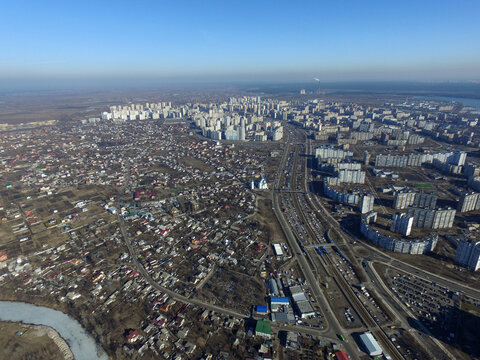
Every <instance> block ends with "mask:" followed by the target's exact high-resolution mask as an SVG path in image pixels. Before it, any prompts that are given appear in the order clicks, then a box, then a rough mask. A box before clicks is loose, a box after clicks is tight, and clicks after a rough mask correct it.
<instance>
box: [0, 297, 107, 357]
mask: <svg viewBox="0 0 480 360" xmlns="http://www.w3.org/2000/svg"><path fill="white" fill-rule="evenodd" d="M0 320H5V321H21V322H23V323H26V324H35V325H46V326H50V327H52V328H54V329H55V330H56V331H57V332H58V333H59V334H60V336H61V337H62V338H63V339H65V341H66V342H67V343H68V345H69V346H70V349H71V350H72V353H73V355H74V356H75V359H76V360H97V359H98V360H107V359H108V356H107V355H106V353H105V351H104V350H103V349H101V348H100V347H99V346H98V345H97V344H96V342H95V340H94V339H93V338H92V336H91V335H90V334H88V333H87V332H86V331H85V329H84V328H83V327H82V326H81V325H80V323H79V322H78V321H77V320H75V319H74V318H72V317H71V316H68V315H66V314H64V313H63V312H61V311H58V310H53V309H50V308H46V307H42V306H36V305H32V304H27V303H23V302H12V301H0Z"/></svg>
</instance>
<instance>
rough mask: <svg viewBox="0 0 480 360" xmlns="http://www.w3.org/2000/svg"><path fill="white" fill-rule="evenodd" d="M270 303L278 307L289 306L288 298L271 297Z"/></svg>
mask: <svg viewBox="0 0 480 360" xmlns="http://www.w3.org/2000/svg"><path fill="white" fill-rule="evenodd" d="M270 303H271V304H278V305H290V300H288V297H281V296H272V297H271V298H270Z"/></svg>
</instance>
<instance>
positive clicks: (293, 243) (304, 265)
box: [273, 143, 358, 355]
mask: <svg viewBox="0 0 480 360" xmlns="http://www.w3.org/2000/svg"><path fill="white" fill-rule="evenodd" d="M289 147H290V144H289V143H287V148H286V149H285V152H284V155H283V157H282V160H281V162H280V166H279V169H278V173H277V174H278V175H277V183H276V186H275V188H274V192H273V210H274V212H275V215H276V216H277V219H278V221H279V223H280V225H281V227H282V230H283V232H284V234H285V237H286V239H287V242H288V244H289V246H290V249H291V251H292V254H293V257H294V258H295V259H296V261H297V263H298V265H299V267H300V270H301V272H302V274H303V276H304V278H305V280H307V282H308V284H309V285H310V288H311V291H312V295H313V296H314V298H315V299H316V301H317V302H318V303H319V304H320V305H321V307H322V309H324V318H325V319H326V320H327V324H328V329H327V331H326V334H328V335H330V337H331V338H335V337H336V335H337V334H342V333H343V332H344V329H343V328H342V326H341V325H340V323H339V322H338V320H337V318H336V317H335V315H334V312H333V311H332V309H331V307H330V304H329V303H328V301H327V299H326V298H325V296H324V294H323V292H322V290H321V289H320V286H319V279H317V278H316V277H315V276H314V274H313V271H312V269H311V267H310V265H309V263H308V261H307V259H306V258H305V255H303V252H302V250H301V248H300V245H299V244H298V241H297V240H296V238H295V236H294V235H293V233H292V230H291V228H290V226H289V225H288V223H287V222H286V220H285V217H284V216H283V213H282V211H281V207H280V205H279V199H278V198H279V196H280V192H279V191H278V186H279V182H280V179H281V174H282V173H283V170H284V167H285V162H286V157H287V155H288V153H289V152H288V149H289ZM295 167H296V166H295V164H294V166H293V167H292V173H294V171H295ZM292 178H293V177H292ZM291 187H292V188H294V186H293V184H291ZM342 344H343V345H344V346H345V350H346V351H347V353H349V354H351V355H353V354H358V350H357V348H356V347H355V345H354V344H352V343H351V342H349V341H347V342H344V343H342Z"/></svg>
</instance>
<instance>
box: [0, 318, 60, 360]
mask: <svg viewBox="0 0 480 360" xmlns="http://www.w3.org/2000/svg"><path fill="white" fill-rule="evenodd" d="M42 328H43V327H37V326H30V325H24V324H20V323H11V322H3V321H2V322H0V333H1V334H2V336H0V348H1V349H2V350H1V356H0V357H1V358H2V359H12V360H13V359H25V360H26V359H28V360H37V359H38V360H40V359H63V356H62V354H61V352H60V351H59V349H58V347H57V345H55V343H54V342H53V340H52V339H50V338H49V337H48V336H47V335H46V334H45V331H43V330H42ZM17 332H18V335H16V333H17ZM20 334H22V335H20Z"/></svg>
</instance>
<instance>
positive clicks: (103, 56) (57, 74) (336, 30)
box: [0, 0, 480, 89]
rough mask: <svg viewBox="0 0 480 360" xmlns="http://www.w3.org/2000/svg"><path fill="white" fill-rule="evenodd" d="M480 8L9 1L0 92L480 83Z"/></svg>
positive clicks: (469, 4) (460, 4)
mask: <svg viewBox="0 0 480 360" xmlns="http://www.w3.org/2000/svg"><path fill="white" fill-rule="evenodd" d="M479 10H480V3H478V2H475V1H468V0H465V1H457V2H455V3H454V2H451V1H431V0H429V1H422V2H418V1H402V2H398V3H390V2H380V1H374V2H371V3H364V2H353V1H344V2H330V3H322V4H320V3H319V2H316V1H307V2H303V3H302V4H300V5H299V4H294V3H292V2H286V1H265V2H253V1H245V2H241V3H225V2H222V1H212V2H209V3H208V5H205V4H204V3H197V2H192V1H176V2H162V3H161V4H160V3H158V2H154V1H146V2H142V3H141V4H135V5H134V4H132V3H131V2H127V1H116V2H109V1H105V2H93V1H85V2H82V3H78V4H77V3H68V2H67V3H66V2H61V1H52V2H49V3H48V5H45V4H44V3H38V2H34V1H28V0H27V1H20V2H9V3H8V4H4V5H3V8H2V14H0V19H1V20H2V21H0V45H1V47H2V57H1V59H0V87H1V88H3V89H9V88H12V89H14V88H17V89H19V88H23V89H28V88H54V87H68V86H69V83H70V84H71V86H73V87H78V86H84V85H85V84H86V85H88V83H90V86H93V85H94V86H97V84H98V86H104V85H106V86H130V85H135V83H137V84H136V85H137V86H142V84H145V85H146V86H149V84H157V85H158V83H164V84H185V83H218V82H223V83H228V82H248V81H257V82H308V81H310V80H312V79H313V78H314V77H317V78H319V79H320V80H321V81H322V82H323V81H325V82H333V81H467V82H468V81H478V80H480V48H479V47H478V46H475V44H476V43H477V42H478V38H479V35H480V27H479V24H478V21H477V19H476V14H478V12H479Z"/></svg>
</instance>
